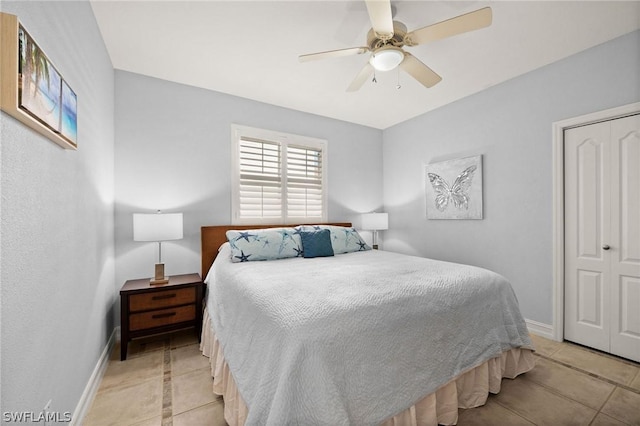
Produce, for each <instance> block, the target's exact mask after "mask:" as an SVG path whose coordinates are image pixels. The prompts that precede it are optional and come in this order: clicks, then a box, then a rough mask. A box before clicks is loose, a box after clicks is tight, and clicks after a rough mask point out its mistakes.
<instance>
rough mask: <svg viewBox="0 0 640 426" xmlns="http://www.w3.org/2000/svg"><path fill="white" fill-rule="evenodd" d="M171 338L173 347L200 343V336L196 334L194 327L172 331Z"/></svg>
mask: <svg viewBox="0 0 640 426" xmlns="http://www.w3.org/2000/svg"><path fill="white" fill-rule="evenodd" d="M169 338H170V341H171V349H174V348H179V347H181V346H187V345H193V344H195V343H198V336H197V335H196V331H195V330H194V329H193V328H189V329H187V330H180V331H176V332H175V333H171V335H170V336H169Z"/></svg>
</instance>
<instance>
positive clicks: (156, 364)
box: [98, 351, 163, 392]
mask: <svg viewBox="0 0 640 426" xmlns="http://www.w3.org/2000/svg"><path fill="white" fill-rule="evenodd" d="M162 360H163V353H162V352H159V351H155V352H151V353H148V354H145V355H144V356H138V357H137V358H131V359H129V358H127V359H126V360H124V361H120V359H119V358H118V359H117V360H111V361H109V365H108V366H107V371H105V373H104V377H103V378H102V382H101V383H100V388H99V389H98V392H102V391H106V390H109V389H111V388H113V387H116V386H122V385H125V384H127V383H134V382H140V381H143V380H148V379H151V378H153V377H159V378H162Z"/></svg>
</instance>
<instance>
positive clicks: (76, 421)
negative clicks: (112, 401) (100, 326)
mask: <svg viewBox="0 0 640 426" xmlns="http://www.w3.org/2000/svg"><path fill="white" fill-rule="evenodd" d="M118 336H120V327H119V326H118V327H116V328H114V329H113V332H112V333H111V336H110V337H109V341H108V342H107V345H106V346H105V347H104V350H103V351H102V354H101V355H100V358H99V359H98V363H97V364H96V367H95V368H94V369H93V373H91V377H90V378H89V382H88V383H87V386H85V388H84V392H82V396H81V397H80V401H78V405H76V409H75V410H74V412H73V416H72V417H71V426H79V425H82V423H83V421H84V417H85V416H86V415H87V412H88V411H89V408H91V403H92V402H93V398H94V397H95V395H96V393H97V392H98V387H99V386H100V382H101V381H102V376H104V372H105V371H106V370H107V366H108V365H109V356H110V355H111V350H112V349H113V346H114V345H115V344H116V341H117V340H118Z"/></svg>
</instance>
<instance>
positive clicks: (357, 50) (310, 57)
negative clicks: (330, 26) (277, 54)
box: [298, 47, 369, 62]
mask: <svg viewBox="0 0 640 426" xmlns="http://www.w3.org/2000/svg"><path fill="white" fill-rule="evenodd" d="M368 51H369V48H368V47H350V48H348V49H339V50H329V51H326V52H318V53H309V54H307V55H300V56H298V60H299V61H300V62H308V61H315V60H317V59H326V58H339V57H341V56H351V55H361V54H363V53H367V52H368Z"/></svg>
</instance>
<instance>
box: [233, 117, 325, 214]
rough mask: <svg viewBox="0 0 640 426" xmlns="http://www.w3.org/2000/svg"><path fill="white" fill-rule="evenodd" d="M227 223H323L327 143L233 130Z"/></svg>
mask: <svg viewBox="0 0 640 426" xmlns="http://www.w3.org/2000/svg"><path fill="white" fill-rule="evenodd" d="M231 134H232V143H233V148H232V152H233V177H232V223H234V224H243V223H293V222H326V220H327V202H326V200H327V185H326V175H327V174H326V167H327V161H326V151H327V142H326V141H324V140H321V139H314V138H309V137H305V136H298V135H290V134H284V133H278V132H272V131H268V130H261V129H254V128H251V127H244V126H238V125H232V126H231Z"/></svg>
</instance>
